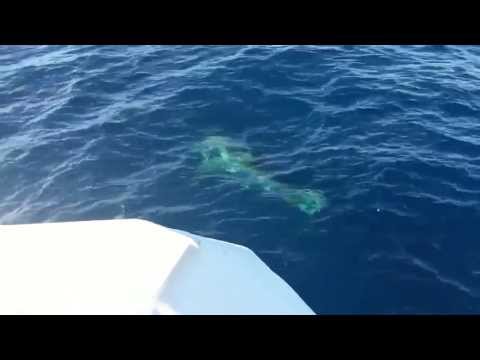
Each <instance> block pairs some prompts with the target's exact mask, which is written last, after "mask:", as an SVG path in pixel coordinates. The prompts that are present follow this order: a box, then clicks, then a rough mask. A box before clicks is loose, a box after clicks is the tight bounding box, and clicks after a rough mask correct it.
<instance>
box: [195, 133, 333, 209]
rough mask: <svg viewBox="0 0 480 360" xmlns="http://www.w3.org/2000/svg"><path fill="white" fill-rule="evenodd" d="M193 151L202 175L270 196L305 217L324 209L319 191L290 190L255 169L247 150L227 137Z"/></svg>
mask: <svg viewBox="0 0 480 360" xmlns="http://www.w3.org/2000/svg"><path fill="white" fill-rule="evenodd" d="M195 149H196V150H197V151H198V152H199V153H200V156H201V163H200V165H199V170H200V171H201V172H202V173H208V174H215V175H220V176H224V177H227V178H229V179H231V180H234V181H235V182H237V183H238V184H239V185H241V186H242V187H244V188H248V189H256V190H258V191H260V192H263V193H269V194H273V195H275V196H278V197H280V198H281V199H283V200H284V201H286V202H287V203H288V204H290V205H292V206H295V207H297V208H298V209H300V210H301V211H302V212H304V213H306V214H308V215H313V214H316V213H318V212H319V211H320V210H322V209H323V208H324V207H326V206H327V199H326V198H325V196H324V195H323V193H322V192H321V191H315V190H311V189H297V188H293V187H290V186H288V185H287V184H284V183H281V182H278V181H275V180H273V179H272V177H271V176H269V175H268V174H266V173H264V172H262V171H261V170H259V169H257V168H256V167H255V165H254V164H255V159H254V158H253V156H252V155H251V153H250V151H249V150H248V148H247V147H246V146H245V145H243V144H239V143H236V142H234V141H233V140H232V139H230V138H228V137H224V136H209V137H207V138H205V139H204V140H203V141H201V142H200V143H198V144H197V146H196V147H195Z"/></svg>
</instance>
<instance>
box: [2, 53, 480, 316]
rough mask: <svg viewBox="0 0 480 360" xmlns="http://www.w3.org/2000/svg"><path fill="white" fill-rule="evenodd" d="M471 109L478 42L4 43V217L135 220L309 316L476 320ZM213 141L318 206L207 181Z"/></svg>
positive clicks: (474, 107)
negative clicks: (232, 250) (248, 256)
mask: <svg viewBox="0 0 480 360" xmlns="http://www.w3.org/2000/svg"><path fill="white" fill-rule="evenodd" d="M479 115H480V48H478V47H453V46H447V47H444V46H442V47H440V46H401V47H400V46H388V47H385V46H371V47H367V46H348V47H347V46H346V47H340V46H338V47H332V46H175V47H160V46H133V47H123V46H111V47H98V46H83V47H82V46H67V47H57V46H42V47H26V46H18V47H0V184H1V187H0V223H3V224H12V223H27V222H44V221H66V220H87V219H110V218H123V217H128V218H131V217H136V218H145V219H149V220H152V221H155V222H158V223H161V224H164V225H166V226H170V227H175V228H179V229H182V230H187V231H191V232H195V233H199V234H202V235H205V236H212V237H216V238H220V239H224V240H227V241H231V242H235V243H239V244H243V245H247V246H248V247H250V248H252V249H253V250H254V251H255V252H256V253H257V254H259V256H260V257H261V258H262V259H263V260H264V261H265V262H266V263H267V264H268V265H269V266H270V267H271V268H272V269H273V270H274V271H276V272H277V273H278V274H279V275H280V276H282V277H283V278H284V279H286V280H287V281H288V282H289V283H290V284H291V285H292V287H293V288H294V289H295V290H296V291H297V292H299V294H300V295H301V296H302V297H303V298H304V299H305V301H306V302H307V303H308V304H309V305H310V306H311V307H312V308H313V309H314V310H315V311H316V312H317V313H327V314H328V313H480V239H479V234H478V228H479V225H480V216H479V215H480V213H479V205H480V117H479ZM209 136H225V137H228V138H232V139H235V140H238V141H241V142H243V143H245V144H247V145H248V147H249V151H250V152H251V154H252V156H253V157H255V159H256V160H255V161H256V162H255V167H256V168H257V169H260V171H262V172H265V173H268V174H271V175H272V176H273V179H274V181H277V182H279V183H284V184H288V185H289V186H291V187H292V188H300V189H303V188H308V189H318V190H320V191H322V192H323V193H324V194H325V197H326V198H327V199H328V206H327V207H326V208H324V209H322V211H320V212H318V213H316V214H314V215H313V216H310V215H309V214H306V213H304V212H302V211H299V209H298V208H296V207H294V206H291V205H290V204H288V203H287V202H285V201H282V199H279V198H276V197H270V196H265V195H262V194H260V193H259V192H257V191H253V190H251V189H248V188H244V187H242V186H239V185H238V183H236V182H232V181H228V179H225V178H221V177H215V176H213V177H211V176H206V177H204V176H199V175H198V171H197V170H198V162H199V159H198V154H196V153H195V152H194V151H192V149H193V148H194V145H195V144H198V143H199V142H201V141H202V140H203V139H205V138H207V137H209Z"/></svg>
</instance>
